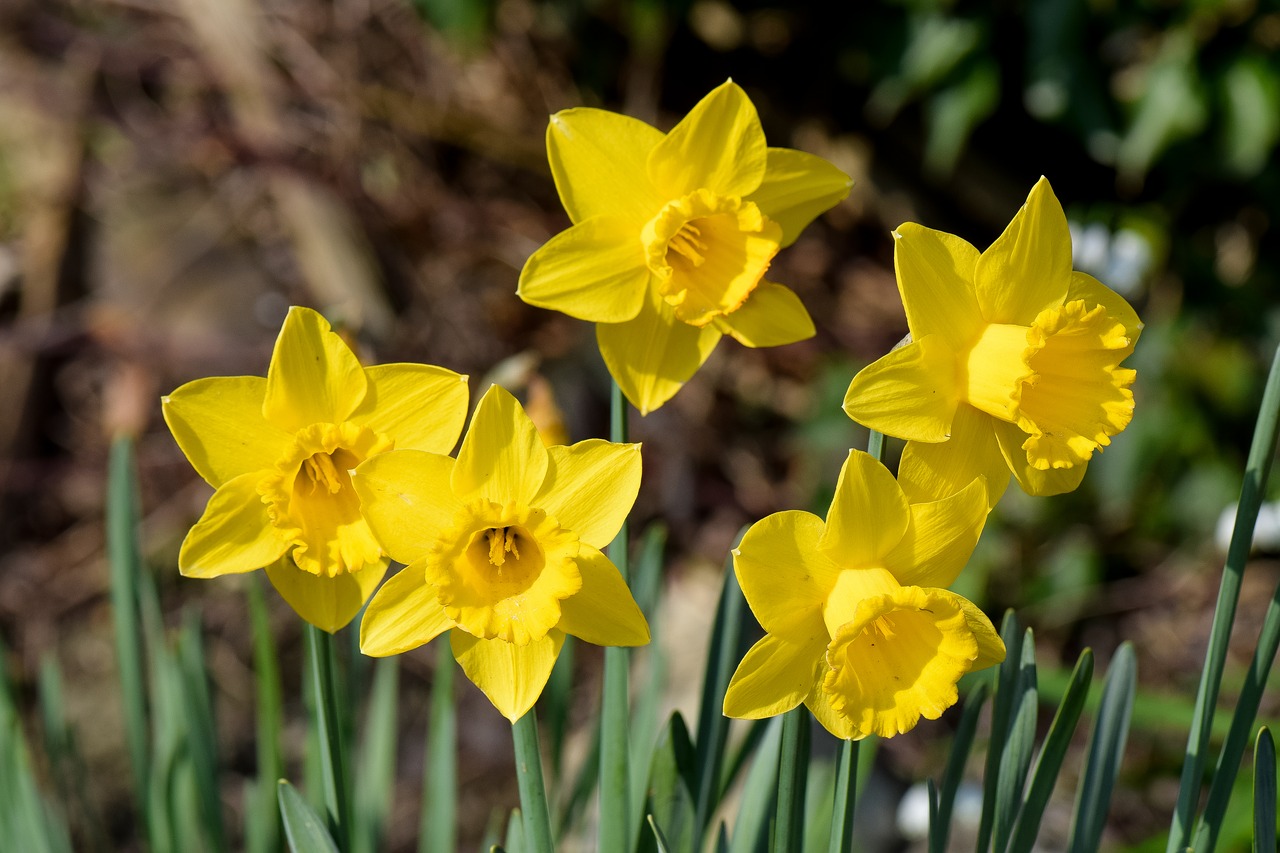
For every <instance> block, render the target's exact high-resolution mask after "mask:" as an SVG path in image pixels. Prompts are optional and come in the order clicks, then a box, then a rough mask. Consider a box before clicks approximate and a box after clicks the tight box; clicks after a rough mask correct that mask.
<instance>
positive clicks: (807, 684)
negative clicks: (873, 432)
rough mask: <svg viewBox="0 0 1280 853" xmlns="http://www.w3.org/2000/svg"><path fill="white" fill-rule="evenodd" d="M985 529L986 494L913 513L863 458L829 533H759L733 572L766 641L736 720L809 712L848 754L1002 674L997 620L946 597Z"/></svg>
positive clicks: (780, 529) (741, 687) (811, 528)
mask: <svg viewBox="0 0 1280 853" xmlns="http://www.w3.org/2000/svg"><path fill="white" fill-rule="evenodd" d="M986 516H987V497H986V489H985V487H984V485H983V483H982V481H981V480H974V481H973V482H971V483H970V484H969V485H968V486H966V487H965V488H964V489H963V490H961V491H959V492H957V493H956V494H954V495H951V496H949V497H947V498H945V499H943V500H940V501H930V502H928V503H908V501H907V498H906V496H905V495H904V494H903V492H902V489H901V488H900V487H899V486H898V483H897V481H895V480H894V479H893V476H892V475H890V474H889V472H888V471H887V470H886V469H885V468H884V466H882V465H881V464H880V463H878V462H876V461H875V459H873V458H872V457H871V456H869V455H867V454H866V453H863V452H862V451H859V450H854V451H850V453H849V458H848V459H846V460H845V464H844V467H843V468H842V469H841V471H840V480H839V482H838V483H837V485H836V494H835V497H834V499H833V500H832V502H831V508H830V510H829V511H828V512H827V518H826V521H823V520H822V519H821V518H818V517H817V516H816V515H813V514H811V513H807V512H798V511H792V512H779V513H775V514H773V515H771V516H769V517H767V518H765V519H763V520H761V521H759V522H756V523H755V524H753V525H752V526H751V529H750V530H748V531H747V533H746V535H745V536H743V537H742V543H741V544H740V545H739V546H738V548H737V550H735V551H734V552H733V554H734V556H733V567H734V571H735V572H737V575H738V583H739V584H740V585H741V587H742V592H743V594H744V595H745V596H746V598H747V603H748V604H749V605H750V606H751V611H752V612H753V613H754V614H755V615H756V618H757V619H758V620H759V621H760V624H761V625H762V626H763V627H764V629H765V631H766V632H767V633H766V635H765V637H764V639H762V640H761V641H760V642H758V643H756V644H755V646H753V647H752V648H751V649H750V651H748V652H747V654H746V657H744V658H743V660H742V663H741V664H739V665H738V670H737V672H735V673H734V674H733V679H732V680H731V681H730V683H729V689H728V691H727V692H726V694H725V698H724V712H725V714H726V715H727V716H730V717H737V718H740V719H760V718H762V717H772V716H775V715H777V714H782V713H785V712H787V711H790V710H791V709H792V708H794V707H796V706H797V705H799V704H800V703H801V702H803V703H804V704H805V706H806V707H808V708H809V710H810V711H812V712H813V715H814V716H815V717H817V718H818V722H820V723H822V725H823V726H824V727H825V728H826V729H827V730H828V731H829V732H831V733H832V734H833V735H835V736H836V737H839V738H844V739H846V740H857V739H861V738H864V737H866V736H867V735H872V734H875V735H880V736H881V737H892V736H894V735H896V734H901V733H902V732H905V731H908V730H910V729H911V728H912V727H914V726H915V724H916V723H917V722H918V721H919V720H920V718H921V717H924V718H926V719H930V720H935V719H937V718H938V717H939V716H940V715H941V714H942V712H943V711H945V710H946V709H947V708H949V707H951V706H952V705H953V704H955V702H956V699H957V692H956V682H957V681H958V680H959V679H960V676H962V675H964V674H965V673H967V672H972V671H974V670H978V669H982V668H984V667H987V666H991V665H992V664H995V663H999V662H1000V661H1002V660H1004V653H1005V650H1004V643H1002V642H1001V640H1000V637H999V635H998V634H997V633H996V630H995V628H994V626H992V624H991V620H989V619H988V618H987V617H986V616H985V615H984V614H983V613H982V611H981V610H979V609H978V608H977V607H975V606H974V605H973V604H972V603H970V602H969V601H967V600H965V599H964V598H961V597H960V596H958V595H956V594H955V593H952V592H948V591H946V590H945V589H942V588H941V587H945V586H947V585H949V584H950V583H951V582H952V581H954V580H955V578H956V576H957V575H958V574H959V573H960V570H961V569H962V568H964V565H965V563H966V562H967V561H968V559H969V555H970V554H971V553H972V552H973V548H974V545H976V544H977V541H978V535H979V534H980V533H981V532H982V527H983V524H984V523H985V521H986Z"/></svg>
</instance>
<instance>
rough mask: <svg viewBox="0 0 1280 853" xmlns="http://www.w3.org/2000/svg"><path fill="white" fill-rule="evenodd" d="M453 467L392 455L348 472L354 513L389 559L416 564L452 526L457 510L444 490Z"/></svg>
mask: <svg viewBox="0 0 1280 853" xmlns="http://www.w3.org/2000/svg"><path fill="white" fill-rule="evenodd" d="M453 466H454V461H453V460H452V459H450V458H449V457H448V456H441V455H439V454H435V453H425V452H423V451H421V450H392V451H389V452H387V453H380V454H378V455H377V456H374V457H372V458H370V459H367V460H365V461H364V462H363V463H361V464H360V466H359V467H357V468H356V470H355V471H353V472H352V474H351V484H352V485H353V486H354V487H355V490H356V495H357V496H358V497H359V498H360V514H361V515H363V516H364V519H365V521H367V522H368V523H369V528H370V529H371V530H372V531H373V535H374V536H375V537H377V539H378V541H379V542H380V543H382V547H383V548H385V549H386V551H387V553H388V554H390V555H391V556H392V558H393V559H395V560H398V561H400V562H401V563H412V562H413V561H415V560H418V559H421V558H422V557H424V556H426V554H427V553H428V552H429V551H430V550H431V547H432V545H434V544H435V542H436V540H437V539H438V538H439V537H440V535H441V534H442V533H443V532H444V531H445V530H447V529H449V528H450V527H451V526H452V525H453V520H454V517H455V516H456V515H457V514H458V513H459V512H460V511H461V509H462V506H463V504H462V502H461V501H459V500H458V499H457V498H456V497H454V494H453V490H452V488H451V487H450V485H449V479H450V477H451V476H452V474H453Z"/></svg>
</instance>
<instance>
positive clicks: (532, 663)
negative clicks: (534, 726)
mask: <svg viewBox="0 0 1280 853" xmlns="http://www.w3.org/2000/svg"><path fill="white" fill-rule="evenodd" d="M449 645H450V646H451V647H452V648H453V656H454V657H455V658H456V659H457V661H458V663H459V664H460V665H461V666H462V671H463V672H465V673H466V674H467V678H469V679H471V681H472V683H474V684H475V686H476V687H479V688H480V689H481V690H482V691H483V692H484V695H485V696H488V697H489V701H490V702H492V703H493V706H494V707H495V708H497V709H498V710H499V711H500V712H501V713H502V716H504V717H506V718H507V719H508V720H510V721H511V722H513V723H514V722H515V721H516V720H518V719H520V718H521V717H523V716H524V715H525V713H526V712H527V711H528V710H529V709H530V708H532V707H533V703H534V702H537V701H538V697H539V696H540V695H542V688H543V687H545V686H546V684H547V679H548V678H550V677H551V668H552V667H553V666H555V663H556V658H557V657H559V655H560V647H561V646H562V645H564V632H563V631H557V630H553V631H551V632H550V633H549V634H547V635H546V636H545V637H543V638H542V639H540V640H534V641H533V642H531V643H529V644H528V645H526V646H517V645H513V644H512V643H508V642H505V641H503V640H478V639H476V638H475V637H473V636H471V635H470V634H468V633H466V632H465V631H462V630H460V629H457V628H455V629H454V630H452V631H450V632H449Z"/></svg>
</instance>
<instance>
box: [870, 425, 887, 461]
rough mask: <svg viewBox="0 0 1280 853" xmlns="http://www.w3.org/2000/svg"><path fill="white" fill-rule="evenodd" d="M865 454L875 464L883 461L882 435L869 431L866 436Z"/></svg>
mask: <svg viewBox="0 0 1280 853" xmlns="http://www.w3.org/2000/svg"><path fill="white" fill-rule="evenodd" d="M867 453H869V454H871V456H873V457H874V458H875V460H876V461H877V462H883V461H884V433H882V432H876V431H875V430H871V431H870V432H869V433H868V434H867Z"/></svg>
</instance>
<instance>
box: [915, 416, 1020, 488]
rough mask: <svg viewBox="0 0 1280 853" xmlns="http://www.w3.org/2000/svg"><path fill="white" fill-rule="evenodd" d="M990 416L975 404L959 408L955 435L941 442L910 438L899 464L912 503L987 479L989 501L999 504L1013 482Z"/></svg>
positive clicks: (952, 433)
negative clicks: (931, 442) (980, 479)
mask: <svg viewBox="0 0 1280 853" xmlns="http://www.w3.org/2000/svg"><path fill="white" fill-rule="evenodd" d="M996 423H998V422H997V421H996V420H995V419H994V418H992V417H991V416H990V415H986V414H983V413H982V412H979V411H977V410H976V409H974V408H973V407H972V406H967V405H965V406H960V407H958V408H957V409H956V414H955V418H954V419H953V420H952V422H951V438H950V439H948V440H947V441H944V442H941V443H938V444H926V443H924V442H917V441H908V442H907V446H906V449H905V450H903V451H902V460H901V461H900V462H899V463H898V484H899V485H901V486H902V491H903V492H904V493H906V496H907V499H908V500H909V501H911V502H912V503H924V502H926V501H936V500H942V499H943V498H946V497H949V496H951V495H954V494H955V493H956V492H959V491H961V490H963V489H965V488H967V487H968V486H969V484H970V483H972V482H973V481H974V479H975V478H977V477H983V478H984V479H985V480H986V482H987V501H988V503H989V505H990V506H995V505H996V502H997V501H999V500H1000V496H1001V495H1003V494H1004V490H1005V488H1006V487H1007V486H1008V485H1009V466H1008V464H1007V463H1006V462H1005V458H1004V455H1003V454H1002V453H1001V452H1000V446H999V445H998V444H997V443H996V437H995V430H994V428H993V424H996Z"/></svg>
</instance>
